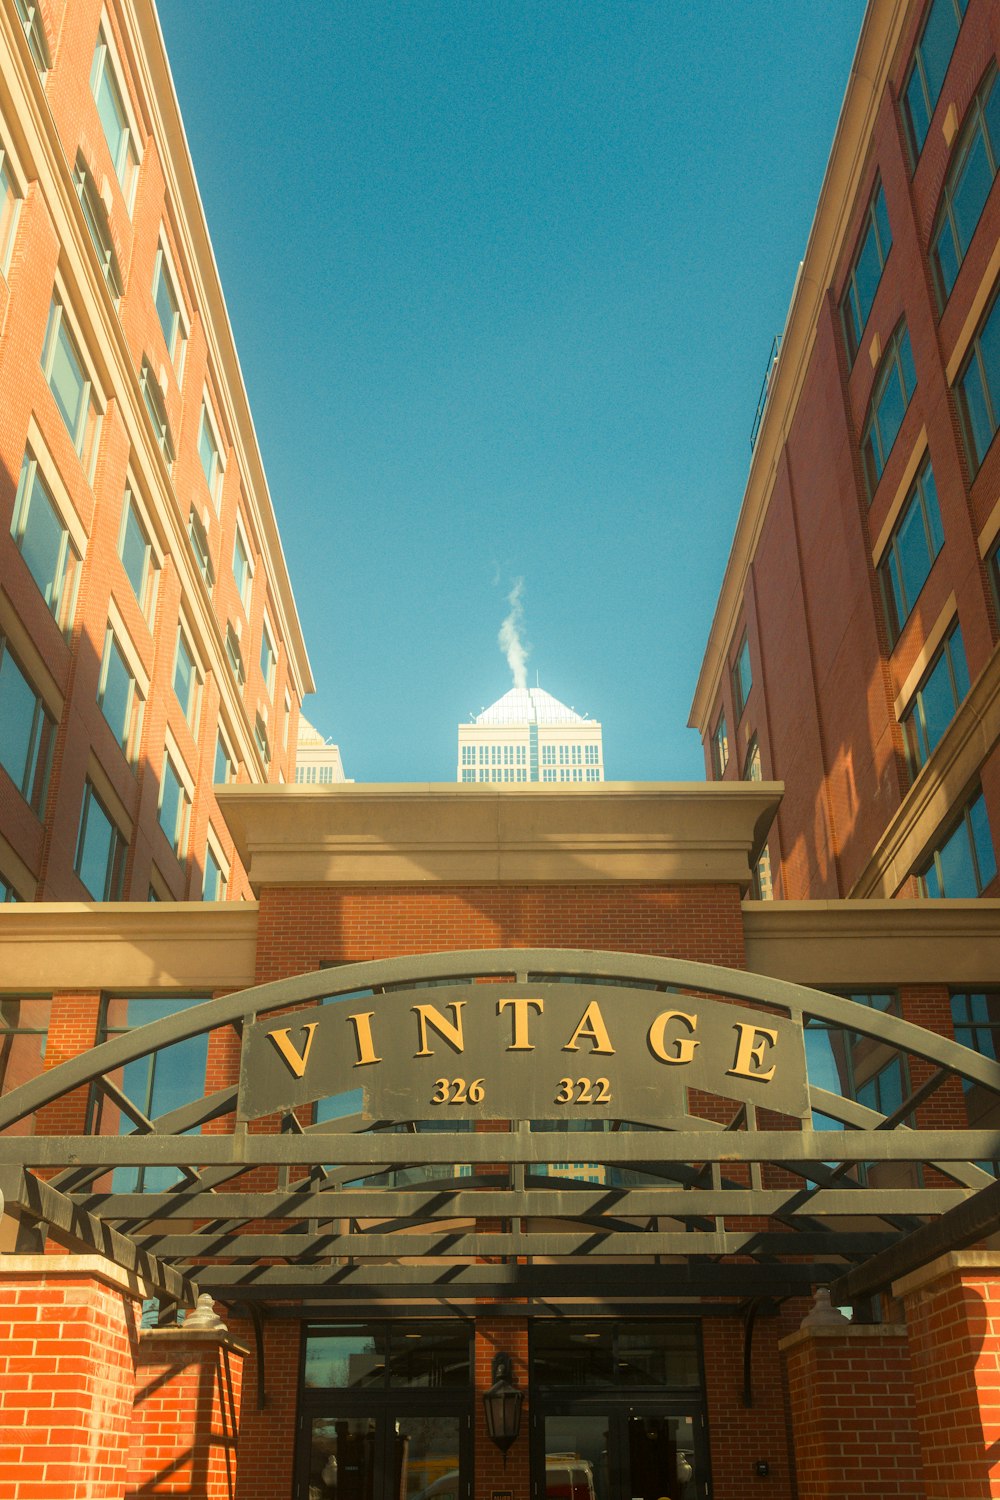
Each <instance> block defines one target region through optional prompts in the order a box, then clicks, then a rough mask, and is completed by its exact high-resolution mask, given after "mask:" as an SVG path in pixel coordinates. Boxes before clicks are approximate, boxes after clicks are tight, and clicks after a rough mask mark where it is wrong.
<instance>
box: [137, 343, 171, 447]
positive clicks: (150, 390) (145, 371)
mask: <svg viewBox="0 0 1000 1500" xmlns="http://www.w3.org/2000/svg"><path fill="white" fill-rule="evenodd" d="M139 385H140V387H141V388H142V399H143V401H144V402H145V403H146V410H147V411H148V412H149V419H150V421H151V422H152V424H153V432H154V433H155V435H156V446H157V447H158V448H159V450H160V452H161V453H162V454H163V457H164V458H165V459H166V460H167V463H168V464H172V463H173V461H174V459H175V457H176V452H175V449H174V440H173V437H172V436H171V433H170V423H169V422H168V420H167V408H166V405H165V404H164V400H163V392H162V391H161V390H160V383H159V381H158V380H157V378H156V376H155V375H154V373H153V367H152V365H151V364H150V363H149V360H148V359H144V360H143V362H142V368H141V370H140V371H139Z"/></svg>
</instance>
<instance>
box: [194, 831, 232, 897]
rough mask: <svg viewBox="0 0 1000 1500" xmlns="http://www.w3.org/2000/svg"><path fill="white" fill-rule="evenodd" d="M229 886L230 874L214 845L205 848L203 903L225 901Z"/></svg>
mask: <svg viewBox="0 0 1000 1500" xmlns="http://www.w3.org/2000/svg"><path fill="white" fill-rule="evenodd" d="M228 886H229V873H228V871H227V870H226V869H225V868H224V866H223V864H222V860H221V859H220V858H219V857H218V856H217V855H216V852H215V850H214V849H213V848H212V845H211V844H210V843H209V844H206V846H205V879H204V883H203V885H202V891H201V895H202V900H203V901H225V899H226V890H227V888H228Z"/></svg>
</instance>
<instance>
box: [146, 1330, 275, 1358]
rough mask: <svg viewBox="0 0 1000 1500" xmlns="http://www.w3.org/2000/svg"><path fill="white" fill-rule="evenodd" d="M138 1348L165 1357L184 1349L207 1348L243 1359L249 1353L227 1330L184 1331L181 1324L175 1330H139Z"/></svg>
mask: <svg viewBox="0 0 1000 1500" xmlns="http://www.w3.org/2000/svg"><path fill="white" fill-rule="evenodd" d="M157 1346H160V1347H157ZM139 1347H140V1349H142V1350H143V1352H145V1353H150V1354H151V1353H154V1352H156V1353H158V1354H163V1355H165V1356H166V1355H170V1354H172V1353H174V1352H175V1351H176V1352H177V1353H180V1352H181V1351H182V1350H183V1349H184V1348H189V1349H197V1348H202V1349H204V1348H208V1347H214V1348H216V1349H225V1350H226V1352H227V1353H229V1354H240V1355H242V1356H243V1357H244V1358H246V1357H247V1356H248V1355H249V1353H250V1350H249V1348H248V1347H247V1345H246V1344H241V1343H240V1342H239V1341H238V1340H237V1339H234V1338H233V1337H232V1335H231V1334H230V1333H229V1331H228V1329H221V1328H220V1329H215V1328H189V1329H185V1327H184V1325H183V1323H181V1324H180V1325H179V1326H178V1327H176V1328H140V1329H139Z"/></svg>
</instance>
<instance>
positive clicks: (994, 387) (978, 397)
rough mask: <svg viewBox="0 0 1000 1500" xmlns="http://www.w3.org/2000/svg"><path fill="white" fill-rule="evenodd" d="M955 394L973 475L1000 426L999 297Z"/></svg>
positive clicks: (978, 335) (973, 347)
mask: <svg viewBox="0 0 1000 1500" xmlns="http://www.w3.org/2000/svg"><path fill="white" fill-rule="evenodd" d="M955 392H956V395H957V397H958V409H959V412H960V414H961V418H962V426H963V428H964V430H965V446H966V451H967V452H968V455H969V468H970V469H971V470H972V473H973V475H975V474H976V473H978V471H979V466H980V464H981V463H982V461H983V459H984V458H985V457H986V450H987V449H988V448H989V446H990V444H991V443H992V441H993V436H994V434H995V432H996V430H997V427H998V426H1000V297H998V296H996V295H995V294H994V298H993V304H992V306H991V307H990V309H989V311H988V313H987V315H986V317H985V318H984V319H983V322H982V323H981V324H980V326H979V328H978V330H977V331H976V336H975V338H974V339H973V341H972V349H971V350H970V352H969V354H968V357H967V358H966V361H965V364H964V365H963V366H962V370H961V373H960V374H959V377H958V379H957V381H956V382H955Z"/></svg>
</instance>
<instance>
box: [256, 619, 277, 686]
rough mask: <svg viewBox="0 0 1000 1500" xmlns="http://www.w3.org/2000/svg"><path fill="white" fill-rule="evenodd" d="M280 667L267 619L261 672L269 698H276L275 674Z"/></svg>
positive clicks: (263, 636)
mask: <svg viewBox="0 0 1000 1500" xmlns="http://www.w3.org/2000/svg"><path fill="white" fill-rule="evenodd" d="M277 665H278V654H277V652H276V651H275V649H274V642H273V641H272V640H271V632H270V630H269V629H268V627H267V619H266V618H265V620H264V624H263V626H262V627H261V633H260V672H261V676H262V677H263V679H264V686H265V687H266V688H267V696H268V697H269V698H273V697H274V674H275V671H276V669H277Z"/></svg>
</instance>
